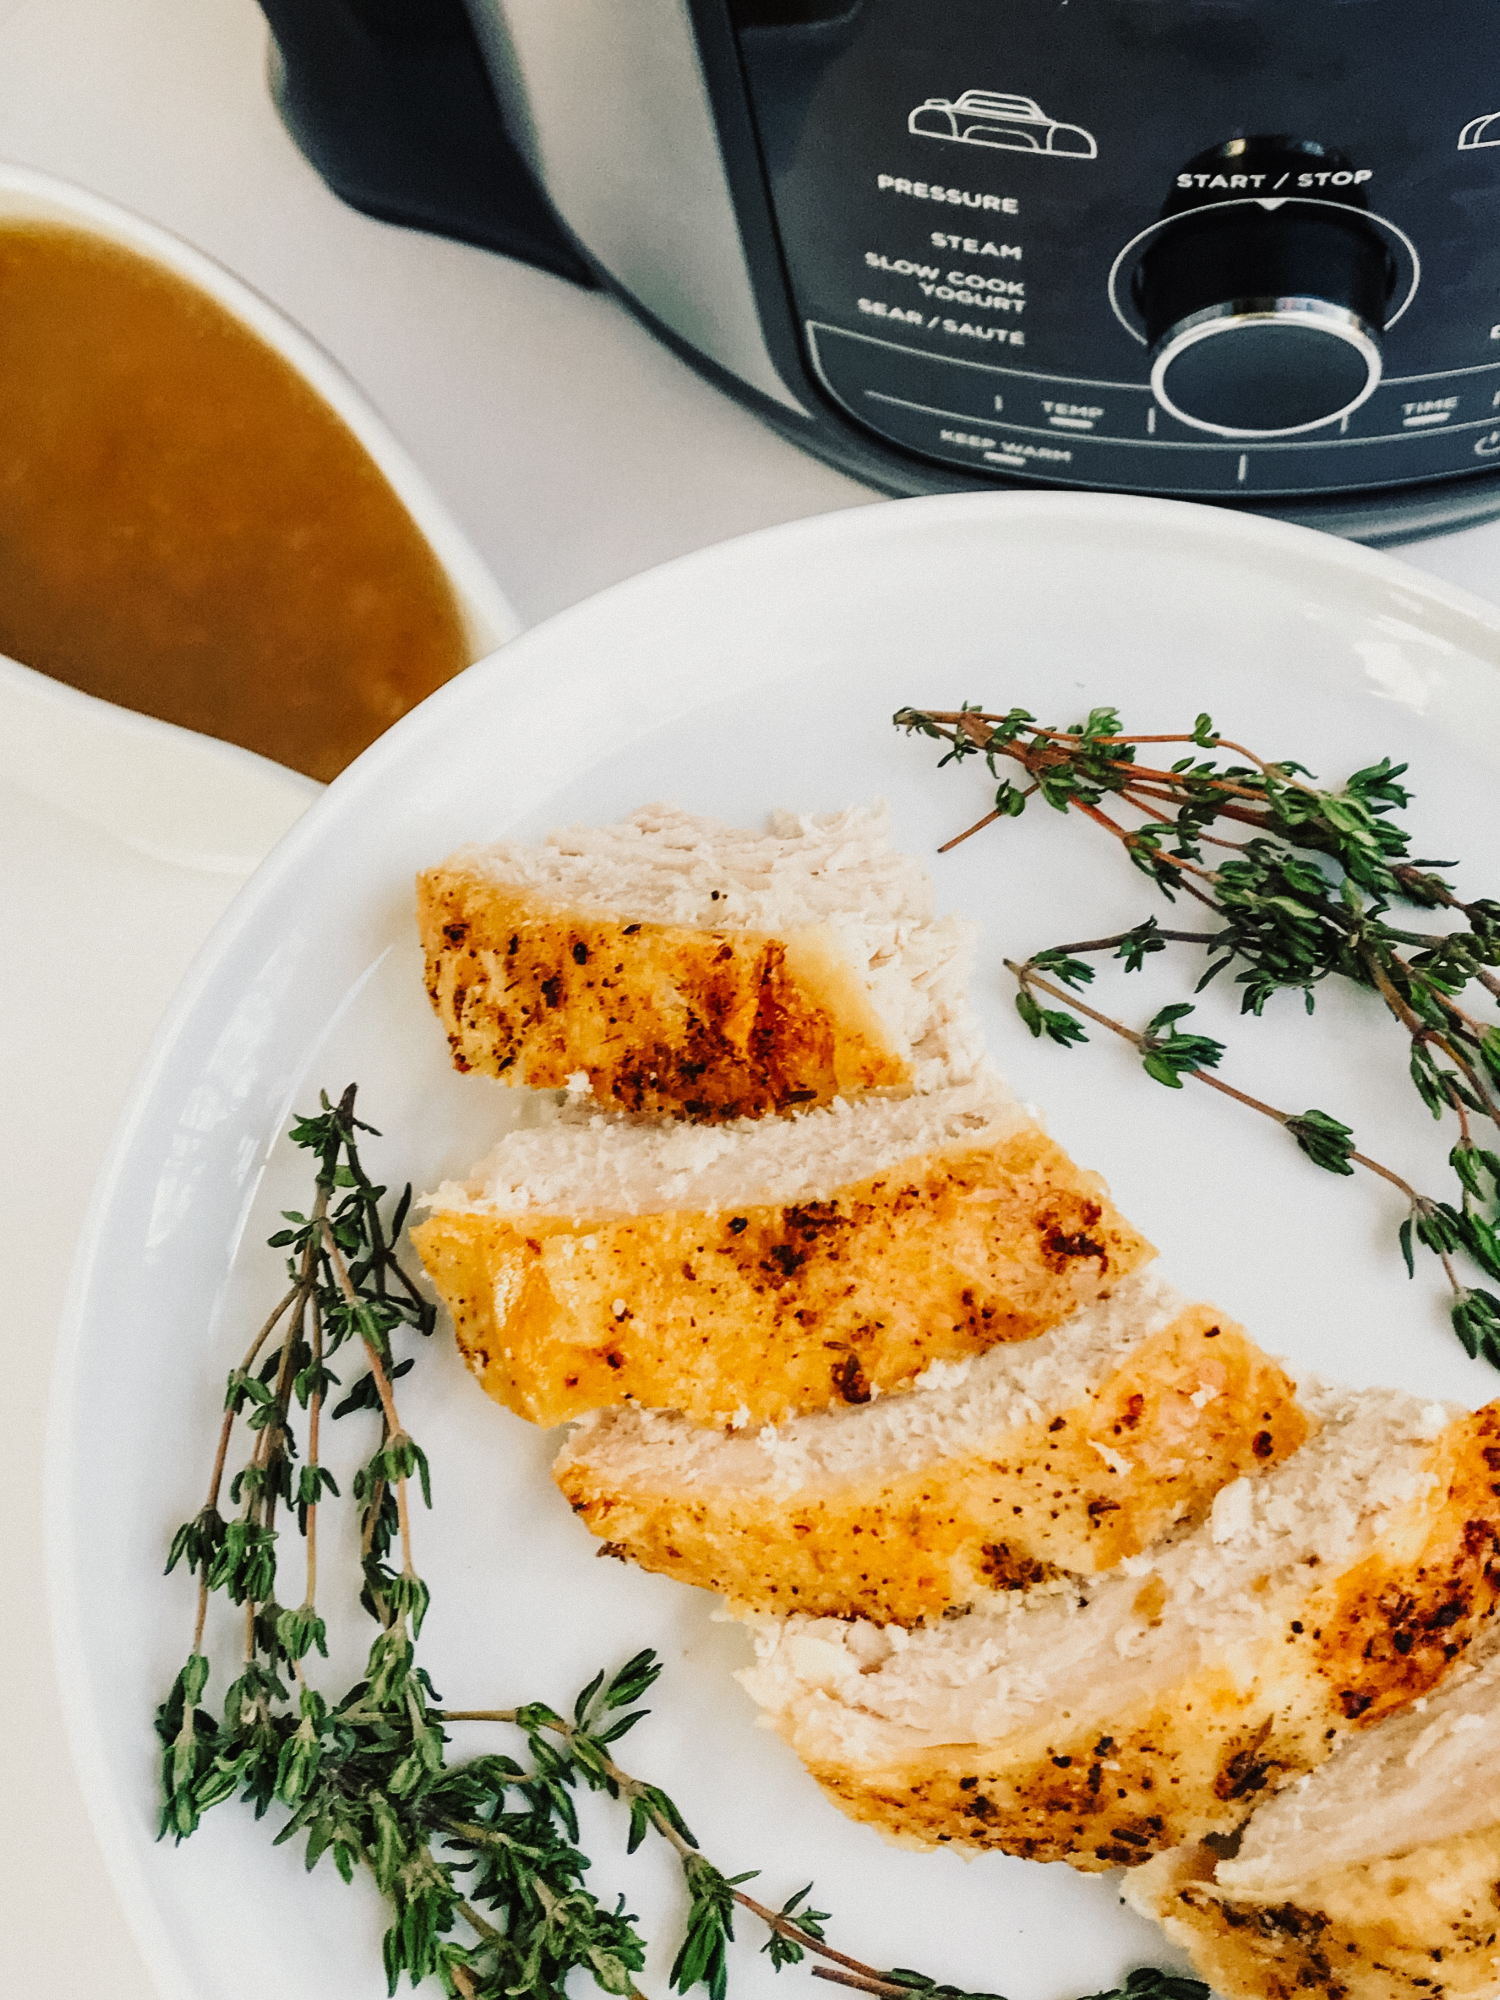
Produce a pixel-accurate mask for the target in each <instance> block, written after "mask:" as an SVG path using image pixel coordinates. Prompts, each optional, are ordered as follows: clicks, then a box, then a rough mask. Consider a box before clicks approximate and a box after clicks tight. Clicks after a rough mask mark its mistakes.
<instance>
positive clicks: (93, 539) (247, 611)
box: [0, 223, 470, 778]
mask: <svg viewBox="0 0 1500 2000" xmlns="http://www.w3.org/2000/svg"><path fill="white" fill-rule="evenodd" d="M0 653H6V654H9V655H10V657H11V658H12V659H15V660H19V661H21V662H22V664H23V665H25V666H29V667H34V668H36V669H38V670H39V671H40V672H42V673H45V674H51V675H53V676H54V677H55V678H57V679H58V680H62V681H67V682H69V683H70V684H71V685H72V686H73V687H76V688H82V689H83V690H84V691H85V692H86V693H88V694H92V695H99V696H101V697H102V698H103V699H104V700H105V701H112V702H118V703H120V704H122V705H123V706H124V707H127V708H134V709H140V710H143V711H144V712H145V713H146V714H148V715H155V716H160V717H161V718H162V719H163V720H165V721H167V722H176V723H181V724H182V725H183V726H184V727H186V728H188V729H198V730H203V731H205V732H206V733H207V734H208V735H210V736H218V737H223V738H225V739H227V740H228V741H229V742H231V743H240V744H243V745H245V747H246V748H247V749H251V750H258V751H259V752H260V753H261V754H262V755H263V756H266V757H273V758H275V759H276V760H277V762H278V763H282V764H290V765H292V766H293V767H294V768H295V769H296V770H299V771H305V772H307V773H308V775H309V776H311V777H314V778H331V777H333V776H334V775H335V774H336V773H337V772H338V771H341V770H342V769H343V767H344V766H345V765H346V764H347V763H349V762H350V760H351V759H352V758H354V757H356V756H357V755H358V754H359V752H360V751H361V750H363V749H364V748H365V746H366V745H367V744H368V743H371V742H372V741H373V740H374V739H375V737H377V736H378V735H379V734H380V733H381V731H382V730H384V729H386V728H388V727H389V725H390V724H391V723H392V722H394V721H395V720H396V718H397V717H398V716H400V715H402V714H404V713H405V712H406V710H407V709H409V708H411V707H413V706H414V705H415V704H416V703H417V702H419V701H420V700H421V699H422V698H423V696H424V695H426V694H429V693H431V691H432V690H433V689H434V688H435V687H437V686H439V685H440V684H441V683H442V682H443V681H446V680H448V679H449V678H450V677H451V676H452V675H453V674H455V673H457V672H458V671H459V670H460V669H461V668H462V667H464V666H465V665H466V664H467V662H468V659H469V657H470V653H469V650H468V647H467V644H466V641H465V633H464V626H463V619H462V615H461V613H460V610H459V607H458V605H457V603H456V602H455V600H454V597H453V592H452V590H451V589H450V587H449V585H448V582H447V579H446V577H445V576H444V574H443V571H442V569H441V567H440V566H439V564H438V562H437V559H436V558H435V557H434V555H433V554H432V551H431V549H430V548H429V547H428V545H427V543H426V541H425V540H424V539H423V537H422V536H421V534H420V533H419V532H418V530H417V528H416V527H415V525H414V524H413V522H412V521H411V518H410V517H409V515H408V514H407V513H406V511H405V509H404V508H403V506H402V505H401V502H400V501H399V500H398V499H397V497H396V495H395V494H394V493H393V492H392V490H391V488H390V487H389V486H388V485H387V483H386V481H385V478H384V476H383V474H382V473H381V472H380V471H379V470H378V469H377V467H376V466H375V464H374V463H373V461H372V460H371V459H370V457H369V455H368V454H367V453H366V451H365V449H364V447H363V446H362V445H361V444H360V443H359V442H358V441H357V440H356V439H355V438H354V437H353V436H352V434H351V433H350V432H349V431H348V430H347V429H346V428H345V426H344V424H343V423H342V421H341V420H340V419H339V418H338V417H337V416H335V415H334V413H333V411H332V410H330V409H329V408H328V406H327V405H326V404H325V403H324V402H322V401H321V399H320V398H319V397H318V396H317V395H316V394H315V393H314V392H313V391H312V390H311V389H310V388H309V387H308V386H307V384H306V383H304V382H303V381H302V379H301V377H300V376H299V375H297V374H296V373H295V372H294V371H293V369H291V368H290V367H289V366H288V365H287V363H286V362H285V361H283V360H282V359H281V357H280V356H279V355H278V354H276V353H275V352H273V350H272V349H271V348H269V347H267V346H265V345H264V343H263V342H262V341H261V340H259V339H258V338H257V337H256V335H254V334H253V333H251V332H250V331H249V330H248V329H247V328H245V327H244V326H242V325H241V324H240V322H239V321H238V320H236V319H235V318H233V317H232V316H231V314H230V313H228V312H227V311H226V310H225V309H224V308H223V307H222V306H220V305H219V304H218V303H217V302H216V301H215V300H213V299H211V298H209V297H207V296H206V295H205V294H203V293H202V292H199V291H197V290H195V289H194V288H193V287H192V286H190V285H188V284H187V283H185V282H184V281H183V280H182V279H180V278H178V277H176V276H174V275H173V274H171V273H170V272H167V271H163V270H161V269H160V268H159V267H158V266H156V265H154V264H152V263H150V262H148V261H147V260H146V259H145V258H143V257H139V256H136V255H135V254H134V253H133V252H131V251H127V250H124V249H121V248H118V247H117V246H115V245H113V244H110V243H107V242H103V241H101V240H100V239H99V238H97V237H94V236H91V235H89V234H87V233H85V232H84V231H81V230H72V229H67V228H59V227H54V226H51V225H24V224H15V223H6V224H4V225H0Z"/></svg>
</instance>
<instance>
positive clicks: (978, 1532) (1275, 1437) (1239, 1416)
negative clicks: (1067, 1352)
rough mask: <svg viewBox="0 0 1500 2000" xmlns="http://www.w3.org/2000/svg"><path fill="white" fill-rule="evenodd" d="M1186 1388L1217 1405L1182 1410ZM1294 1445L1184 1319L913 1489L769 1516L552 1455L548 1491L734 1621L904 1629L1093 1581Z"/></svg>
mask: <svg viewBox="0 0 1500 2000" xmlns="http://www.w3.org/2000/svg"><path fill="white" fill-rule="evenodd" d="M1204 1388H1210V1389H1213V1390H1215V1391H1216V1392H1217V1393H1216V1394H1214V1395H1213V1396H1212V1397H1211V1399H1209V1400H1208V1401H1207V1402H1206V1403H1204V1404H1203V1406H1202V1407H1199V1405H1198V1404H1196V1403H1195V1402H1194V1401H1193V1397H1194V1395H1195V1394H1198V1395H1199V1396H1200V1398H1201V1393H1202V1391H1203V1390H1204ZM1308 1431H1309V1424H1308V1419H1307V1417H1306V1415H1305V1414H1304V1412H1303V1411H1302V1410H1301V1408H1300V1407H1299V1405H1298V1403H1297V1401H1296V1396H1295V1391H1294V1387H1293V1384H1292V1383H1291V1382H1290V1381H1289V1380H1288V1379H1287V1377H1286V1375H1285V1374H1284V1373H1283V1372H1282V1370H1281V1369H1280V1368H1279V1367H1277V1365H1276V1364H1275V1362H1273V1361H1271V1360H1269V1359H1268V1358H1267V1357H1266V1356H1265V1355H1263V1354H1262V1353H1260V1351H1259V1350H1258V1349H1257V1348H1256V1347H1255V1346H1254V1344H1253V1343H1252V1342H1251V1341H1250V1340H1248V1339H1247V1338H1246V1336H1245V1334H1244V1333H1243V1332H1242V1331H1241V1330H1240V1328H1238V1327H1237V1326H1235V1325H1234V1324H1233V1322H1232V1321H1230V1320H1227V1319H1224V1318H1223V1317H1222V1316H1221V1315H1219V1314H1217V1313H1215V1312H1214V1311H1213V1309H1212V1308H1211V1307H1209V1306H1203V1305H1194V1306H1189V1307H1188V1308H1187V1310H1186V1311H1185V1312H1183V1313H1181V1314H1179V1315H1178V1317H1177V1318H1176V1319H1174V1320H1173V1321H1172V1322H1171V1323H1170V1324H1169V1325H1167V1326H1164V1327H1161V1328H1160V1329H1158V1331H1157V1332H1155V1333H1153V1334H1151V1335H1150V1336H1149V1337H1148V1338H1147V1339H1146V1340H1144V1341H1143V1342H1142V1343H1141V1345H1140V1346H1139V1347H1138V1348H1137V1349H1136V1350H1135V1351H1134V1352H1133V1353H1132V1354H1131V1355H1130V1356H1129V1358H1128V1360H1127V1361H1126V1362H1125V1364H1124V1365H1123V1366H1122V1367H1120V1368H1118V1369H1117V1370H1116V1371H1115V1372H1114V1373H1113V1374H1112V1375H1110V1376H1108V1377H1107V1378H1106V1379H1105V1380H1104V1381H1102V1382H1100V1383H1099V1384H1098V1385H1097V1386H1096V1387H1095V1388H1094V1389H1093V1390H1091V1391H1090V1393H1089V1394H1088V1396H1087V1397H1085V1398H1084V1400H1083V1401H1082V1402H1080V1403H1078V1404H1075V1405H1074V1406H1073V1407H1072V1408H1070V1409H1068V1410H1065V1411H1063V1412H1061V1413H1059V1414H1057V1415H1055V1416H1052V1417H1050V1418H1046V1417H1044V1418H1043V1419H1042V1421H1040V1422H1038V1423H1034V1424H1030V1425H1026V1426H1023V1427H1019V1428H1017V1429H1015V1430H1013V1431H1010V1432H1008V1433H1005V1434H1004V1435H1003V1436H1002V1437H997V1438H996V1439H995V1440H993V1442H992V1446H991V1449H990V1450H989V1451H987V1452H985V1453H982V1454H980V1453H965V1454H963V1455H955V1456H953V1457H951V1458H945V1459H941V1460H938V1461H937V1462H935V1463H933V1464H931V1465H928V1466H925V1467H924V1468H923V1469H922V1470H920V1471H918V1472H908V1473H903V1474H901V1475H899V1476H897V1477H895V1478H889V1479H885V1480H882V1479H881V1478H880V1477H879V1476H878V1474H875V1473H872V1474H870V1475H869V1476H868V1477H866V1478H864V1479H862V1480H857V1481H850V1482H847V1483H845V1484H840V1485H834V1484H832V1483H827V1484H823V1485H820V1486H818V1487H816V1488H811V1489H805V1490H803V1491H802V1492H799V1493H797V1494H795V1495H793V1496H791V1497H790V1498H785V1499H782V1498H778V1497H776V1496H775V1495H774V1493H770V1492H764V1491H760V1490H757V1489H755V1488H741V1489H738V1490H735V1489H730V1490H727V1491H726V1490H725V1489H722V1488H721V1489H719V1490H717V1491H715V1490H714V1489H713V1488H711V1487H710V1486H708V1485H707V1484H706V1482H703V1481H698V1480H695V1481H694V1482H693V1484H692V1485H690V1486H687V1487H681V1486H674V1485H672V1484H670V1483H669V1482H668V1480H666V1479H663V1480H662V1481H660V1482H658V1483H653V1484H650V1485H648V1484H647V1483H646V1481H645V1480H644V1479H637V1480H635V1481H633V1482H632V1483H630V1484H623V1483H613V1484H612V1483H611V1482H610V1480H609V1477H608V1471H607V1468H606V1469H605V1470H604V1471H603V1472H600V1471H599V1470H597V1469H596V1468H595V1467H594V1466H592V1465H591V1464H590V1463H589V1461H588V1459H587V1457H586V1456H585V1457H584V1458H583V1459H582V1461H581V1462H580V1461H578V1460H574V1459H572V1458H570V1456H569V1454H568V1453H567V1452H566V1451H565V1452H564V1454H563V1456H562V1458H561V1459H560V1460H559V1461H558V1464H557V1465H556V1466H555V1467H554V1469H553V1477H554V1478H555V1479H556V1480H557V1483H558V1485H559V1486H560V1487H561V1488H562V1491H563V1492H564V1494H566V1496H567V1498H568V1499H569V1501H570V1502H571V1503H572V1506H573V1510H574V1512H575V1513H577V1514H579V1515H581V1516H582V1518H583V1520H584V1521H585V1522H586V1524H587V1525H588V1527H589V1528H590V1529H591V1530H592V1531H593V1533H594V1534H596V1535H599V1536H602V1537H603V1538H604V1539H605V1540H606V1541H607V1542H608V1544H609V1546H610V1551H611V1553H613V1554H618V1555H622V1556H629V1557H630V1558H632V1559H633V1560H634V1561H636V1562H638V1563H641V1564H642V1565H643V1566H644V1567H645V1568H646V1569H652V1570H661V1571H663V1572H665V1573H666V1574H667V1575H669V1576H675V1577H677V1578H678V1579H679V1581H681V1582H684V1583H696V1584H699V1585H701V1586H702V1587H703V1588H705V1589H707V1590H716V1591H719V1592H721V1593H722V1594H723V1595H724V1596H726V1597H728V1598H729V1599H730V1600H731V1602H732V1603H733V1604H734V1606H735V1608H736V1609H737V1610H741V1611H802V1612H806V1613H808V1614H810V1615H812V1616H815V1617H845V1616H849V1615H851V1614H853V1615H857V1616H859V1617H862V1618H869V1619H873V1620H874V1621H875V1622H876V1623H879V1624H885V1623H887V1622H889V1621H895V1622H897V1623H899V1624H907V1625H910V1624H915V1623H917V1622H918V1621H920V1620H922V1619H929V1618H934V1617H937V1616H940V1615H941V1614H942V1613H943V1612H944V1611H946V1610H948V1609H949V1608H950V1607H951V1606H954V1605H962V1604H965V1603H967V1602H969V1601H970V1600H972V1599H973V1598H974V1597H976V1596H977V1595H979V1594H981V1593H984V1592H987V1591H992V1590H996V1589H1002V1590H1004V1589H1012V1588H1016V1587H1018V1586H1021V1585H1025V1584H1029V1583H1033V1582H1036V1581H1038V1580H1040V1579H1042V1578H1044V1577H1046V1576H1049V1575H1053V1574H1055V1573H1056V1572H1057V1571H1058V1570H1075V1571H1080V1572H1084V1573H1092V1572H1094V1571H1098V1570H1104V1569H1109V1568H1111V1567H1112V1566H1113V1565H1114V1564H1115V1563H1117V1562H1119V1561H1120V1560H1121V1559H1122V1558H1123V1557H1125V1556H1128V1555H1134V1554H1135V1553H1136V1552H1137V1550H1139V1549H1142V1548H1144V1547H1145V1546H1146V1544H1147V1543H1148V1542H1150V1541H1153V1540H1154V1539H1155V1538H1156V1537H1157V1536H1158V1535H1159V1534H1161V1533H1163V1532H1164V1531H1165V1529H1166V1528H1168V1527H1169V1526H1171V1525H1172V1524H1173V1523H1174V1522H1177V1521H1183V1520H1195V1519H1196V1518H1197V1517H1198V1516H1199V1515H1201V1514H1202V1513H1203V1512H1204V1511H1205V1510H1206V1509H1207V1507H1208V1506H1209V1504H1210V1503H1211V1501H1212V1499H1213V1496H1214V1494H1215V1493H1216V1492H1217V1491H1218V1489H1219V1487H1220V1486H1222V1485H1224V1484H1225V1483H1226V1482H1227V1481H1229V1480H1231V1479H1235V1478H1238V1477H1239V1475H1240V1474H1241V1473H1244V1472H1253V1471H1256V1470H1258V1469H1260V1468H1262V1467H1265V1466H1269V1465H1272V1464H1274V1463H1275V1462H1276V1461H1277V1460H1278V1459H1281V1458H1284V1457H1286V1455H1287V1454H1288V1453H1289V1452H1292V1451H1295V1450H1296V1448H1297V1447H1298V1445H1300V1444H1301V1443H1302V1442H1303V1440H1304V1439H1305V1438H1306V1437H1307V1435H1308ZM1097 1444H1102V1445H1104V1446H1105V1447H1106V1449H1108V1450H1110V1451H1112V1452H1114V1453H1115V1455H1116V1459H1117V1465H1116V1466H1111V1465H1110V1464H1109V1463H1108V1462H1107V1461H1106V1460H1105V1458H1104V1457H1103V1455H1102V1454H1101V1452H1100V1451H1099V1450H1098V1449H1097V1448H1096V1447H1097ZM585 1450H586V1446H585ZM1119 1467H1123V1468H1124V1469H1123V1471H1122V1470H1120V1469H1118V1468H1119Z"/></svg>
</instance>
